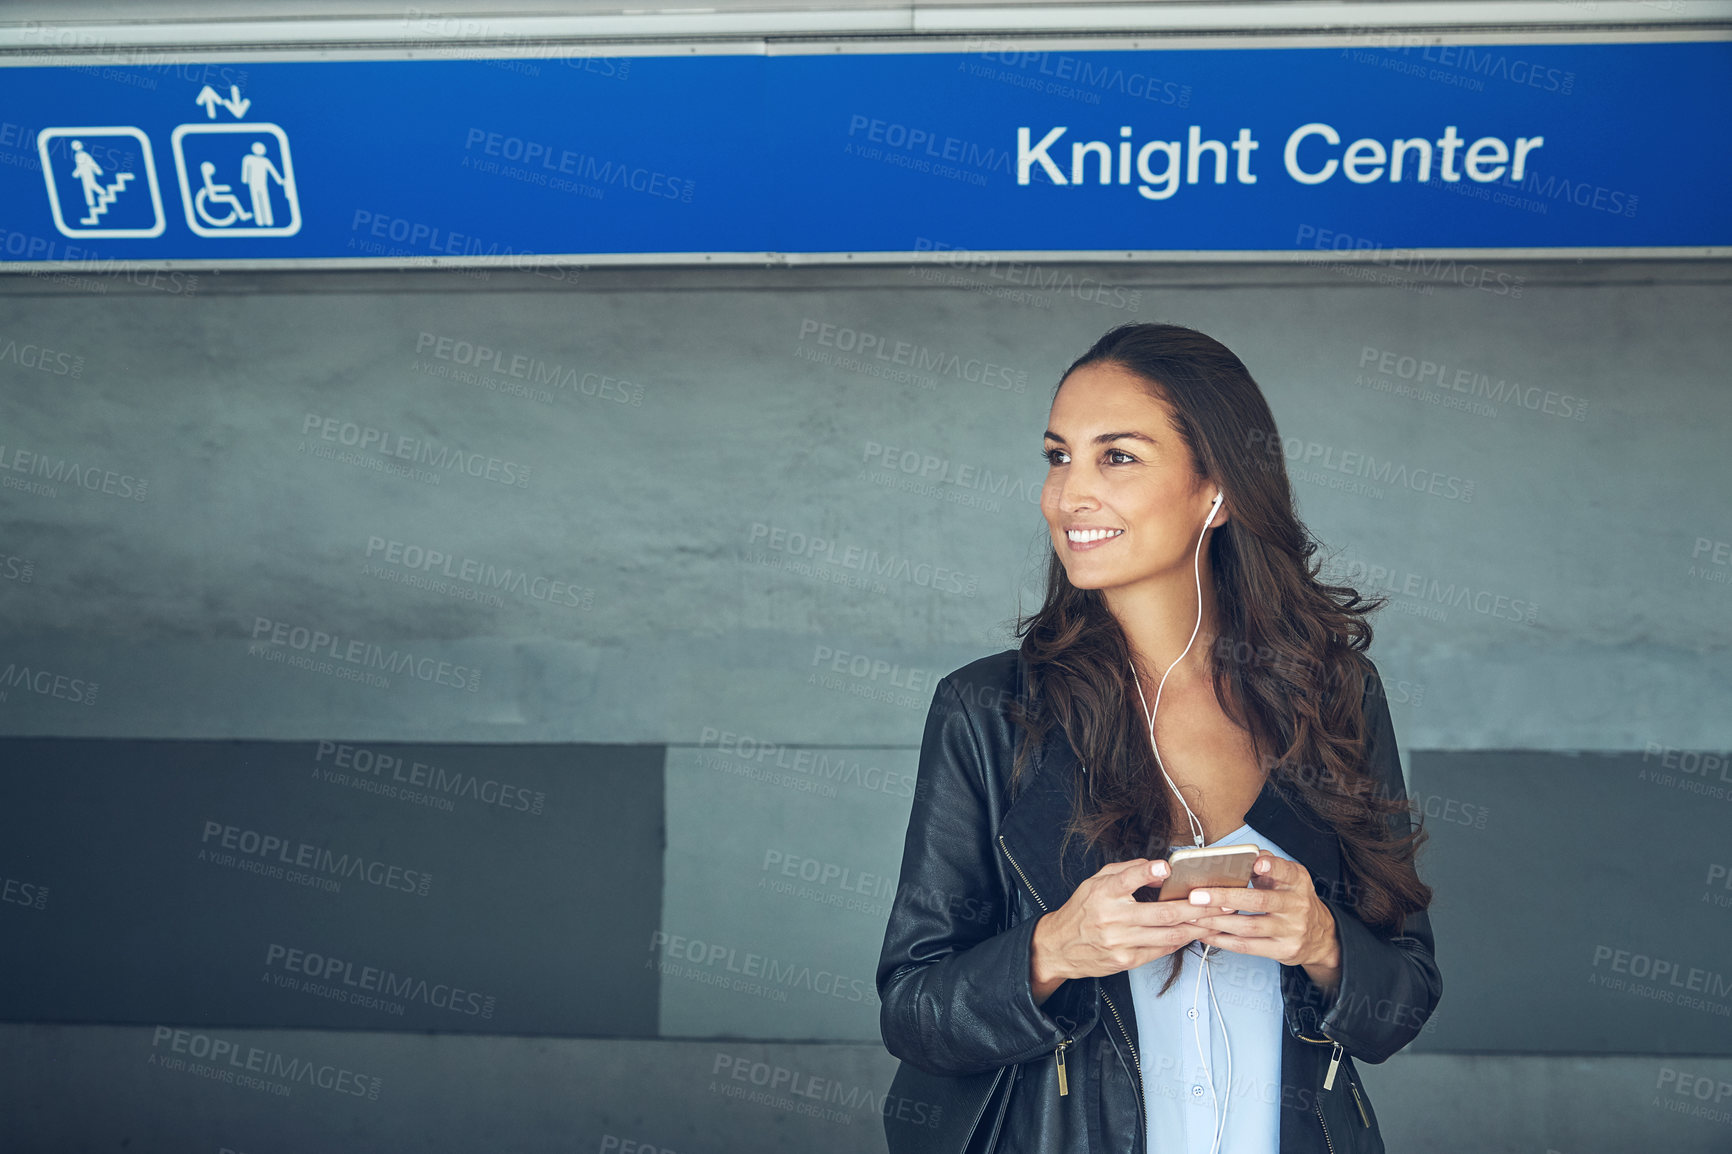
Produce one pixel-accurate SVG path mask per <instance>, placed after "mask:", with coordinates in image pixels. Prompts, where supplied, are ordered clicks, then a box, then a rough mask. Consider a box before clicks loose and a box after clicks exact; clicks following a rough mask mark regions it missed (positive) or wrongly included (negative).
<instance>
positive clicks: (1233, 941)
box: [1184, 853, 1341, 993]
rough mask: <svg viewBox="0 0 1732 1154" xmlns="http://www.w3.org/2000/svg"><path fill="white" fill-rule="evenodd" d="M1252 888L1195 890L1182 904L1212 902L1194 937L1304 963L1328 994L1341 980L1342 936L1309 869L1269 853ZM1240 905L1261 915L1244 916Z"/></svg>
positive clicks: (1253, 872)
mask: <svg viewBox="0 0 1732 1154" xmlns="http://www.w3.org/2000/svg"><path fill="white" fill-rule="evenodd" d="M1251 887H1252V888H1250V889H1245V888H1243V887H1239V886H1230V887H1228V888H1226V889H1220V888H1216V889H1212V890H1211V889H1197V890H1192V891H1191V900H1190V901H1189V902H1186V903H1184V904H1186V905H1190V906H1192V907H1193V908H1195V907H1196V906H1211V907H1212V909H1211V910H1210V912H1208V913H1205V914H1201V915H1196V926H1197V929H1198V931H1199V932H1198V934H1197V940H1198V941H1200V942H1202V943H1203V944H1204V945H1208V946H1217V947H1219V948H1221V949H1223V950H1232V951H1233V952H1234V953H1237V954H1256V955H1257V956H1259V957H1264V958H1274V959H1275V960H1276V961H1277V962H1280V963H1281V964H1282V965H1284V966H1302V967H1304V969H1305V972H1306V973H1307V974H1308V975H1310V977H1311V980H1312V981H1313V982H1315V983H1317V985H1318V986H1319V987H1321V988H1322V989H1323V990H1324V991H1325V992H1329V993H1332V992H1333V991H1334V989H1335V987H1336V985H1337V984H1338V983H1339V982H1340V980H1341V941H1340V939H1339V938H1338V937H1337V936H1336V932H1335V915H1334V913H1333V912H1331V911H1330V909H1329V907H1328V906H1326V905H1324V904H1323V900H1322V899H1321V898H1319V897H1318V896H1317V889H1316V887H1315V886H1314V885H1313V884H1312V882H1311V872H1310V871H1309V870H1307V869H1306V868H1305V867H1304V866H1302V865H1300V864H1299V863H1298V862H1295V861H1288V860H1287V859H1286V858H1283V857H1277V856H1275V855H1274V854H1271V853H1264V854H1261V855H1259V856H1258V858H1257V861H1256V862H1255V864H1254V865H1253V866H1252V870H1251ZM1235 910H1242V911H1246V912H1247V913H1251V914H1261V915H1262V916H1261V917H1256V916H1253V917H1247V916H1245V913H1235V912H1232V911H1235Z"/></svg>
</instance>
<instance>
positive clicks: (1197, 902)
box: [1191, 890, 1209, 906]
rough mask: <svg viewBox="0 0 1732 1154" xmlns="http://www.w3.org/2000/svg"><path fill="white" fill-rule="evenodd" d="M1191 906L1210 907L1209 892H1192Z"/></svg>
mask: <svg viewBox="0 0 1732 1154" xmlns="http://www.w3.org/2000/svg"><path fill="white" fill-rule="evenodd" d="M1191 904H1192V905H1194V906H1206V905H1208V904H1209V891H1207V890H1192V891H1191Z"/></svg>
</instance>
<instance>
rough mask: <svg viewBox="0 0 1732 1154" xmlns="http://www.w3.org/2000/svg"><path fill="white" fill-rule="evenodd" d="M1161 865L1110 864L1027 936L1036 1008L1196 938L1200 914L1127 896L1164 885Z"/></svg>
mask: <svg viewBox="0 0 1732 1154" xmlns="http://www.w3.org/2000/svg"><path fill="white" fill-rule="evenodd" d="M1168 873H1169V868H1168V866H1167V863H1166V862H1164V861H1151V860H1150V859H1148V858H1137V859H1135V860H1133V861H1122V862H1111V863H1109V864H1107V865H1105V866H1102V867H1101V869H1100V872H1098V873H1096V874H1095V875H1094V876H1093V877H1091V878H1088V879H1086V880H1084V881H1083V883H1082V884H1081V885H1079V886H1077V888H1076V891H1075V892H1074V893H1072V894H1071V896H1070V897H1069V898H1068V899H1067V900H1066V901H1065V903H1064V905H1062V906H1060V907H1059V908H1058V909H1056V910H1053V911H1052V912H1050V913H1047V914H1045V915H1043V916H1042V917H1041V919H1040V922H1039V923H1038V924H1037V925H1036V926H1035V929H1034V943H1033V946H1032V948H1031V950H1030V957H1029V977H1030V980H1031V986H1032V989H1033V991H1034V1001H1035V1004H1036V1005H1039V1004H1040V1003H1042V1002H1044V1001H1045V1000H1046V999H1047V997H1048V996H1049V995H1050V994H1051V993H1052V992H1053V991H1054V990H1056V989H1057V988H1058V987H1059V985H1060V984H1061V983H1063V982H1064V981H1065V980H1066V979H1069V978H1092V977H1104V976H1105V975H1107V974H1116V973H1118V972H1119V971H1120V970H1130V969H1135V968H1136V967H1137V966H1140V965H1142V964H1143V963H1145V962H1152V961H1154V960H1155V959H1156V958H1164V957H1166V956H1167V955H1168V954H1170V953H1172V952H1173V951H1174V950H1178V949H1182V948H1184V947H1185V946H1186V945H1188V944H1189V943H1191V942H1193V941H1196V940H1198V939H1200V938H1201V937H1202V935H1203V934H1204V933H1206V932H1207V931H1205V930H1204V929H1203V927H1202V926H1201V925H1199V924H1197V922H1196V921H1195V920H1194V919H1197V918H1198V917H1199V914H1200V913H1201V912H1202V911H1199V910H1198V909H1197V907H1195V906H1192V905H1189V904H1187V903H1185V902H1179V901H1172V902H1139V901H1138V900H1137V899H1136V898H1135V897H1133V896H1132V895H1133V894H1135V893H1136V892H1137V891H1138V890H1139V889H1141V888H1142V887H1144V886H1159V885H1161V884H1162V883H1163V882H1165V881H1166V880H1167V875H1168Z"/></svg>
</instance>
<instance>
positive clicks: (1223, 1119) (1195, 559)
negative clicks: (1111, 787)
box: [1131, 492, 1233, 1154]
mask: <svg viewBox="0 0 1732 1154" xmlns="http://www.w3.org/2000/svg"><path fill="white" fill-rule="evenodd" d="M1221 497H1222V495H1221V493H1219V492H1216V494H1215V503H1214V504H1212V505H1210V506H1209V515H1208V516H1207V517H1205V518H1203V531H1202V532H1201V533H1199V534H1198V535H1197V547H1196V549H1195V550H1194V551H1193V552H1192V555H1191V574H1192V576H1193V577H1195V578H1196V582H1197V623H1196V624H1195V625H1193V626H1192V627H1191V639H1190V640H1189V641H1187V642H1185V648H1184V649H1183V650H1181V651H1180V653H1179V655H1178V657H1176V658H1174V659H1173V663H1172V664H1171V665H1169V666H1167V672H1166V673H1163V674H1161V683H1160V684H1159V685H1157V686H1155V708H1154V709H1150V708H1149V699H1148V698H1146V697H1144V696H1143V683H1142V679H1141V678H1139V677H1137V665H1136V662H1134V661H1133V662H1131V678H1132V680H1134V681H1135V682H1136V686H1137V699H1138V700H1139V701H1141V702H1142V703H1143V712H1144V713H1146V714H1147V715H1148V718H1149V748H1151V749H1152V750H1154V753H1155V764H1156V765H1158V766H1160V769H1161V776H1162V777H1164V778H1166V779H1167V785H1169V786H1171V787H1172V790H1173V794H1174V795H1175V796H1176V797H1177V798H1178V799H1179V804H1180V805H1182V806H1184V807H1185V817H1186V819H1187V820H1188V821H1189V822H1190V825H1191V837H1192V839H1193V841H1194V842H1195V843H1196V844H1197V845H1199V846H1201V845H1202V844H1203V842H1204V840H1205V839H1204V837H1203V823H1202V822H1200V821H1198V820H1197V815H1196V814H1194V813H1192V812H1191V803H1190V802H1188V801H1186V800H1185V795H1184V794H1182V793H1180V792H1179V787H1178V786H1176V785H1174V784H1173V779H1172V776H1171V775H1170V774H1168V773H1167V767H1166V765H1164V764H1163V763H1162V761H1161V747H1160V746H1159V744H1157V743H1156V741H1155V713H1156V712H1157V711H1159V710H1160V708H1161V690H1162V689H1163V688H1165V686H1166V684H1167V676H1168V675H1169V674H1171V673H1172V672H1173V670H1174V669H1176V668H1178V665H1179V662H1181V661H1183V660H1184V659H1185V654H1187V653H1189V652H1190V651H1191V646H1192V645H1193V644H1195V643H1196V640H1197V631H1198V630H1200V629H1201V628H1202V627H1203V572H1202V557H1203V538H1204V537H1206V536H1208V535H1209V522H1210V521H1213V520H1214V519H1215V510H1216V509H1219V508H1220V507H1221ZM1209 949H1210V947H1208V946H1206V945H1205V946H1204V947H1203V948H1202V953H1201V955H1200V956H1201V958H1202V964H1201V966H1200V967H1199V969H1198V971H1197V986H1196V987H1195V988H1193V989H1192V992H1191V1035H1192V1037H1194V1038H1195V1039H1196V1042H1197V1060H1198V1061H1199V1062H1200V1063H1201V1064H1202V1067H1203V1077H1204V1079H1205V1080H1206V1081H1207V1082H1208V1083H1209V1105H1210V1108H1211V1110H1213V1112H1214V1114H1215V1136H1214V1141H1213V1142H1211V1143H1210V1144H1209V1151H1210V1154H1215V1151H1217V1150H1219V1149H1220V1147H1221V1139H1222V1138H1223V1137H1225V1136H1226V1132H1227V1103H1229V1102H1231V1101H1232V1100H1233V1046H1232V1044H1231V1043H1230V1042H1228V1041H1227V1023H1226V1022H1225V1021H1223V1020H1222V1019H1221V1004H1220V1003H1219V1002H1217V1001H1216V1000H1215V974H1214V969H1213V967H1212V966H1210V965H1209ZM1205 974H1207V975H1208V978H1209V1004H1210V1005H1211V1006H1213V1007H1214V1010H1215V1015H1214V1020H1215V1021H1218V1022H1220V1023H1221V1044H1222V1046H1224V1047H1225V1048H1226V1051H1227V1095H1226V1099H1225V1100H1224V1101H1223V1100H1222V1099H1221V1098H1219V1097H1217V1095H1216V1093H1215V1076H1214V1071H1213V1070H1212V1069H1211V1068H1210V1066H1209V1059H1208V1055H1206V1054H1204V1053H1203V1035H1202V1032H1201V1031H1200V1030H1199V1029H1198V1028H1197V998H1198V995H1199V994H1200V993H1201V986H1202V981H1203V976H1204V975H1205ZM1210 1033H1211V1034H1212V1033H1213V1030H1211V1031H1210Z"/></svg>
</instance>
